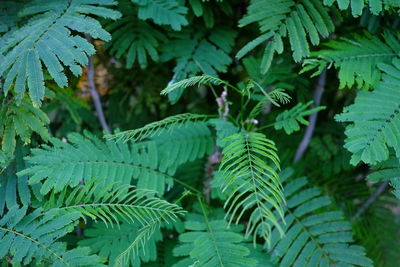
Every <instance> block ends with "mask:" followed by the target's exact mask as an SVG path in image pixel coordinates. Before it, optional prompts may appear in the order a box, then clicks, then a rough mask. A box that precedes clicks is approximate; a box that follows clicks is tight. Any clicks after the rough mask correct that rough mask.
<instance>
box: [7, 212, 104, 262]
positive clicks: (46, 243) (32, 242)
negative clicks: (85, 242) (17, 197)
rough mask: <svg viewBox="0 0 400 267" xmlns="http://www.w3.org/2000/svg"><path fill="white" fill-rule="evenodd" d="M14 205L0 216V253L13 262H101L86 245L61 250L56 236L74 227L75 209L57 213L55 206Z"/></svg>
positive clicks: (64, 233) (60, 235)
mask: <svg viewBox="0 0 400 267" xmlns="http://www.w3.org/2000/svg"><path fill="white" fill-rule="evenodd" d="M26 211H27V208H26V207H25V208H21V209H19V208H18V207H14V208H12V209H10V210H9V211H8V213H7V214H5V215H4V216H3V217H2V218H0V243H1V248H0V257H1V258H3V257H4V256H6V255H8V256H10V258H11V260H12V261H13V262H14V263H23V264H25V265H26V264H29V263H30V262H32V260H36V261H38V262H41V261H46V262H48V261H50V262H51V266H55V267H61V266H104V265H102V264H100V259H99V257H97V256H94V255H89V250H88V249H87V248H77V249H72V250H69V251H67V250H65V248H64V246H63V244H62V243H60V242H58V239H60V238H61V237H63V236H65V235H66V234H67V233H69V232H71V231H72V230H73V229H74V225H75V222H76V221H77V219H78V218H79V213H78V212H72V213H68V214H64V215H61V216H59V213H58V212H57V210H51V211H48V212H47V213H44V214H43V212H42V210H41V209H36V210H34V211H33V212H31V213H27V212H26Z"/></svg>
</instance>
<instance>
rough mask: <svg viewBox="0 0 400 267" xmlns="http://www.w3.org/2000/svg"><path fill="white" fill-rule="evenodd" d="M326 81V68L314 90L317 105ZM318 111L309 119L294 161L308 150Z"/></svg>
mask: <svg viewBox="0 0 400 267" xmlns="http://www.w3.org/2000/svg"><path fill="white" fill-rule="evenodd" d="M325 83H326V69H324V70H323V71H322V72H321V75H320V76H319V77H318V83H317V86H316V87H315V91H314V102H315V106H319V104H320V103H321V98H322V94H323V93H324V90H325ZM317 118H318V112H316V113H313V114H311V115H310V117H309V119H308V121H309V125H308V126H307V129H306V132H305V133H304V136H303V140H301V142H300V144H299V146H298V148H297V151H296V155H295V156H294V159H293V163H296V162H298V161H299V160H300V159H301V158H302V157H303V155H304V152H306V150H307V148H308V145H309V144H310V141H311V138H312V136H313V134H314V129H315V125H316V123H317Z"/></svg>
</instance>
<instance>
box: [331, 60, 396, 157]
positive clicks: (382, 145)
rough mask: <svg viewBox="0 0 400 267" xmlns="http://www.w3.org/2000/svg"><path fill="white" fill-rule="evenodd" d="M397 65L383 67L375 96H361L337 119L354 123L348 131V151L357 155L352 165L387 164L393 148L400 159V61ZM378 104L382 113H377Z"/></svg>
mask: <svg viewBox="0 0 400 267" xmlns="http://www.w3.org/2000/svg"><path fill="white" fill-rule="evenodd" d="M392 63H393V65H388V64H381V65H380V68H381V69H382V70H383V71H384V74H383V77H382V81H381V82H380V83H379V84H378V85H377V86H376V88H375V90H374V91H372V92H360V93H359V94H358V95H357V97H356V100H355V103H354V104H353V105H351V106H349V107H346V108H345V109H344V113H342V114H340V115H337V116H336V119H337V120H338V121H342V122H352V124H351V125H349V126H348V127H347V128H346V135H347V137H348V138H347V139H346V144H345V148H346V149H348V150H349V151H350V152H351V153H353V155H352V157H351V163H352V164H357V163H359V162H360V161H363V162H365V163H369V164H372V165H373V164H376V163H378V162H381V161H384V160H387V159H388V158H389V149H388V148H389V147H392V148H394V150H395V151H396V155H397V157H400V146H399V144H400V139H399V138H400V131H399V129H400V106H399V103H400V95H399V90H400V60H399V59H393V61H392ZM376 103H380V105H382V107H384V108H382V109H380V110H376V109H374V106H375V105H376Z"/></svg>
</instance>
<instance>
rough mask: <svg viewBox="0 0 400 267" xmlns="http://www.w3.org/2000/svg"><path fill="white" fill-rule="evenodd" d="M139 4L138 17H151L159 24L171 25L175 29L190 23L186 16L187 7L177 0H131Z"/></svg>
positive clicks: (144, 18)
mask: <svg viewBox="0 0 400 267" xmlns="http://www.w3.org/2000/svg"><path fill="white" fill-rule="evenodd" d="M131 1H132V2H133V3H136V4H138V6H139V10H138V17H139V18H140V19H142V20H146V19H151V20H152V21H154V23H156V24H159V25H169V26H171V28H172V29H173V30H175V31H180V30H181V28H182V26H185V25H187V24H188V21H187V20H186V18H185V15H186V13H187V8H186V7H185V6H182V5H181V3H180V1H176V0H131Z"/></svg>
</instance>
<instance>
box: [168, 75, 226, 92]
mask: <svg viewBox="0 0 400 267" xmlns="http://www.w3.org/2000/svg"><path fill="white" fill-rule="evenodd" d="M210 84H212V85H220V84H224V85H228V84H227V82H225V81H223V80H221V79H218V78H215V77H213V76H210V75H207V74H203V75H201V76H193V77H190V78H187V79H183V80H181V81H179V82H175V83H173V84H170V85H168V86H167V87H166V88H165V89H163V90H162V91H161V94H162V95H166V94H169V93H171V92H173V91H174V90H177V89H179V88H183V89H186V88H188V87H191V86H196V85H197V86H200V85H210Z"/></svg>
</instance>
